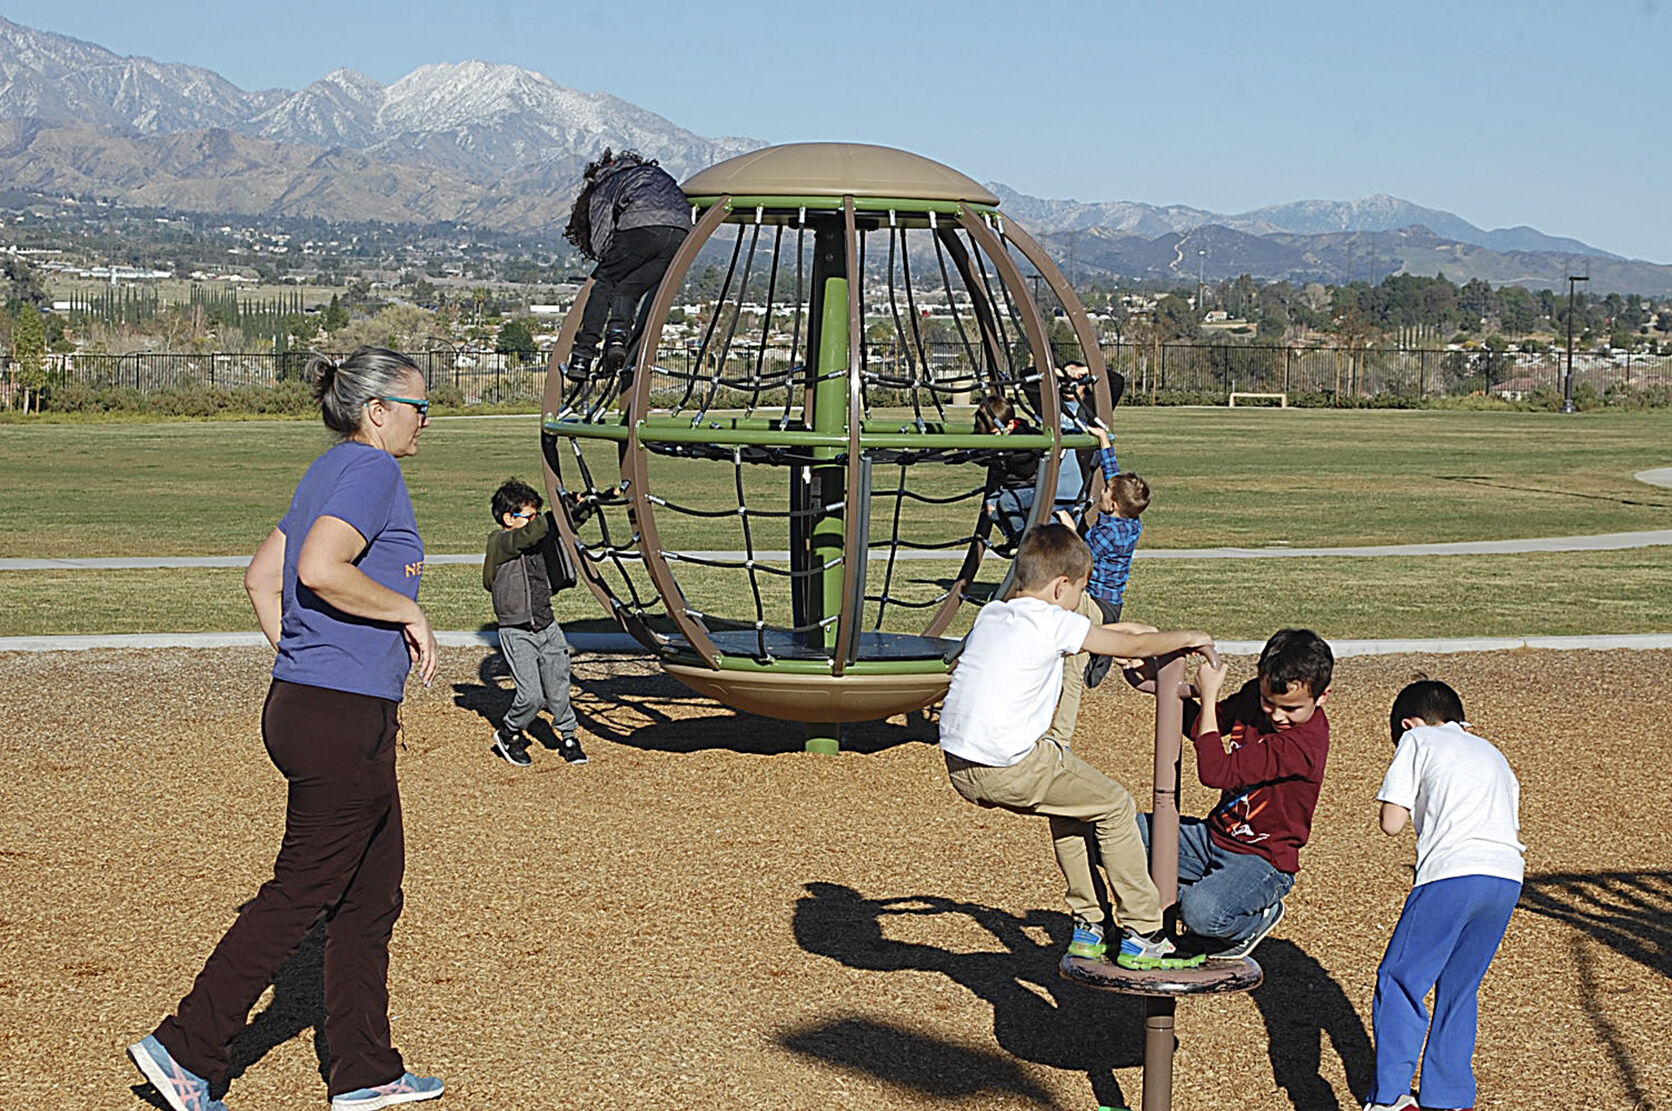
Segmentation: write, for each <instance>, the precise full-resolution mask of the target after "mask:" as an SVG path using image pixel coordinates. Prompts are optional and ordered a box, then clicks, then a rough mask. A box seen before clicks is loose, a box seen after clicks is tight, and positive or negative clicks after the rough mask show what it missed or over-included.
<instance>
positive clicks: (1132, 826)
mask: <svg viewBox="0 0 1672 1111" xmlns="http://www.w3.org/2000/svg"><path fill="white" fill-rule="evenodd" d="M1090 575H1091V550H1090V549H1089V548H1087V547H1086V544H1085V541H1083V540H1081V539H1080V538H1079V536H1077V535H1075V532H1074V530H1073V529H1071V528H1067V527H1065V526H1063V525H1060V524H1056V523H1052V524H1045V525H1039V526H1037V527H1036V528H1033V529H1030V530H1028V532H1027V534H1026V535H1025V536H1024V537H1023V538H1022V543H1021V545H1020V547H1018V548H1017V551H1016V568H1015V576H1016V577H1015V587H1014V589H1013V590H1012V592H1011V596H1010V597H1009V598H1008V599H1007V600H1005V601H1001V602H989V603H987V605H985V606H983V607H982V608H981V612H980V613H979V614H978V615H977V616H976V619H975V627H974V628H972V629H971V630H970V633H969V636H968V637H966V638H965V640H964V650H963V652H962V654H961V655H959V657H958V665H957V667H956V668H955V669H954V670H953V672H952V684H951V686H950V688H949V689H948V690H947V693H946V701H945V703H944V704H943V706H942V708H941V715H940V746H941V750H942V752H943V753H944V754H945V757H946V768H947V774H948V775H949V777H950V778H951V780H952V787H953V789H954V790H956V791H957V792H958V794H960V795H962V796H963V797H964V798H965V799H968V800H969V801H970V802H973V803H977V804H978V805H981V806H992V807H998V808H1000V809H1004V810H1010V811H1013V812H1015V813H1018V814H1040V815H1043V816H1045V817H1048V818H1050V819H1051V820H1052V823H1051V824H1052V832H1053V835H1054V836H1055V837H1056V839H1057V841H1058V842H1059V848H1058V852H1057V863H1058V866H1059V867H1060V868H1061V869H1062V872H1063V878H1064V879H1065V880H1066V881H1067V884H1068V890H1067V900H1068V906H1069V910H1070V912H1071V913H1072V914H1073V915H1074V918H1075V922H1074V938H1073V941H1072V943H1071V944H1070V946H1069V952H1070V953H1072V954H1074V955H1076V956H1085V957H1100V956H1102V955H1103V954H1104V953H1105V951H1106V949H1107V948H1108V946H1107V945H1106V943H1105V941H1104V924H1103V918H1104V914H1103V908H1102V905H1101V903H1100V902H1099V901H1098V898H1097V891H1096V886H1095V881H1094V879H1093V872H1092V866H1091V863H1090V861H1089V859H1088V857H1087V854H1086V852H1085V850H1084V847H1083V841H1084V839H1085V837H1086V835H1087V833H1090V834H1091V835H1092V836H1093V837H1094V838H1095V840H1096V842H1097V847H1098V858H1099V859H1100V861H1101V863H1102V865H1103V870H1104V872H1105V874H1106V875H1107V876H1108V879H1109V883H1108V890H1109V895H1110V899H1111V901H1112V902H1113V903H1114V910H1115V914H1116V916H1117V918H1118V919H1119V920H1120V924H1121V925H1122V926H1123V927H1124V928H1125V930H1124V934H1123V936H1122V937H1121V940H1120V942H1119V947H1118V948H1119V952H1118V954H1117V956H1116V961H1117V963H1119V964H1121V965H1123V966H1124V967H1127V968H1187V967H1190V966H1192V965H1196V964H1200V963H1201V962H1202V960H1203V958H1202V956H1201V955H1196V956H1191V957H1185V956H1181V955H1180V954H1178V952H1177V951H1176V950H1175V949H1174V948H1173V944H1172V942H1171V941H1170V940H1169V939H1168V938H1167V937H1166V936H1165V935H1164V934H1163V933H1162V930H1161V899H1160V896H1159V895H1158V894H1157V893H1156V890H1155V884H1154V883H1153V882H1152V881H1151V880H1150V877H1149V870H1148V866H1147V862H1146V859H1145V855H1144V846H1143V842H1142V840H1140V838H1139V836H1138V821H1137V813H1136V809H1135V808H1134V806H1133V804H1132V796H1131V795H1130V794H1128V793H1127V791H1126V788H1124V787H1122V786H1121V785H1120V784H1119V783H1116V782H1115V781H1114V780H1112V779H1110V778H1109V777H1108V776H1106V775H1104V774H1103V773H1102V772H1100V771H1098V770H1097V769H1096V768H1094V767H1092V766H1091V765H1090V764H1088V763H1086V762H1085V761H1084V760H1081V759H1080V758H1079V757H1077V756H1075V755H1074V753H1073V752H1072V751H1070V750H1069V748H1068V746H1067V745H1066V744H1063V743H1060V742H1058V741H1055V740H1053V739H1051V738H1049V737H1047V736H1046V732H1047V730H1048V729H1049V728H1050V727H1051V722H1052V717H1053V716H1054V714H1055V712H1056V706H1057V699H1058V697H1059V695H1060V694H1061V692H1062V672H1063V658H1064V657H1066V656H1073V655H1076V654H1078V653H1080V652H1082V651H1087V652H1094V653H1099V654H1102V655H1107V656H1115V657H1120V658H1133V657H1146V656H1161V655H1166V654H1167V653H1170V652H1177V651H1180V650H1183V649H1190V648H1203V647H1207V646H1210V645H1212V644H1213V638H1212V637H1211V636H1209V635H1208V634H1207V633H1204V632H1201V631H1200V630H1196V629H1188V630H1183V631H1180V632H1168V633H1163V632H1158V631H1156V630H1155V629H1154V628H1152V627H1151V626H1148V625H1138V624H1133V623H1130V622H1128V623H1123V624H1113V625H1094V624H1092V622H1091V619H1090V618H1088V617H1086V616H1085V615H1083V614H1080V613H1077V612H1075V608H1076V607H1077V606H1078V605H1079V603H1080V598H1081V596H1082V594H1083V593H1084V592H1085V588H1086V580H1087V579H1088V578H1089V577H1090ZM1065 839H1074V840H1076V841H1077V842H1080V847H1079V851H1078V852H1072V851H1069V852H1065V851H1063V847H1062V845H1061V842H1062V841H1063V840H1065Z"/></svg>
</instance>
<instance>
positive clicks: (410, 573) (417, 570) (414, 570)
mask: <svg viewBox="0 0 1672 1111" xmlns="http://www.w3.org/2000/svg"><path fill="white" fill-rule="evenodd" d="M423 573H424V561H423V560H419V561H418V562H417V563H409V564H407V565H406V577H407V578H409V579H415V578H417V577H418V576H419V575H422V574H423Z"/></svg>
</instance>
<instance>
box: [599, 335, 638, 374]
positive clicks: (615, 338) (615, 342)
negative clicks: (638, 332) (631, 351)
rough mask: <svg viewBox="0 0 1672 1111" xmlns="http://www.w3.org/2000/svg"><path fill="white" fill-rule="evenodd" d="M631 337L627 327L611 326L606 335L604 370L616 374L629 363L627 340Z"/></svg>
mask: <svg viewBox="0 0 1672 1111" xmlns="http://www.w3.org/2000/svg"><path fill="white" fill-rule="evenodd" d="M629 338H631V337H630V336H629V335H628V332H627V329H625V328H611V329H610V330H609V334H608V335H606V336H605V337H604V364H603V365H604V370H606V371H607V372H609V373H611V374H614V373H615V372H616V371H618V370H620V369H621V368H622V367H624V366H626V365H627V341H628V339H629Z"/></svg>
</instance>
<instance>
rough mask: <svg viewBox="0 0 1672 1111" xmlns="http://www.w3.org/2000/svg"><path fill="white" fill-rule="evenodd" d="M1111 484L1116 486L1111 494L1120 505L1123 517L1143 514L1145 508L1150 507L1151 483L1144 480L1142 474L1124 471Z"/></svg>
mask: <svg viewBox="0 0 1672 1111" xmlns="http://www.w3.org/2000/svg"><path fill="white" fill-rule="evenodd" d="M1110 486H1112V487H1113V488H1114V489H1113V491H1112V493H1111V495H1110V496H1111V497H1113V498H1114V499H1115V504H1116V505H1117V506H1119V507H1120V515H1121V516H1122V517H1138V516H1142V515H1143V512H1144V510H1146V509H1148V508H1149V499H1150V489H1149V483H1147V482H1145V481H1144V479H1143V476H1142V475H1135V474H1133V473H1132V472H1131V471H1122V472H1121V473H1120V474H1118V475H1116V476H1115V480H1114V481H1113V482H1112V483H1110Z"/></svg>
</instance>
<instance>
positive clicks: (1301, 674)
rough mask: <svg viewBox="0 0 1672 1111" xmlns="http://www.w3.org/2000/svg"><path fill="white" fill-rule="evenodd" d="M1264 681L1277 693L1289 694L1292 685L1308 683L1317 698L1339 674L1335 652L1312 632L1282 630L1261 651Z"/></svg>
mask: <svg viewBox="0 0 1672 1111" xmlns="http://www.w3.org/2000/svg"><path fill="white" fill-rule="evenodd" d="M1259 674H1260V678H1262V679H1264V680H1265V681H1266V685H1267V686H1268V687H1270V688H1271V692H1272V693H1273V694H1287V693H1288V692H1289V685H1290V684H1291V683H1305V684H1306V691H1307V693H1308V694H1310V695H1311V696H1312V697H1313V698H1317V697H1318V696H1319V695H1321V694H1323V693H1324V692H1325V691H1326V690H1328V689H1329V681H1330V677H1331V676H1333V675H1334V674H1335V653H1334V652H1331V651H1330V650H1329V645H1328V644H1326V643H1325V642H1324V638H1323V637H1321V636H1319V635H1318V634H1317V633H1315V632H1313V631H1312V630H1311V629H1279V630H1277V631H1276V632H1275V633H1273V634H1271V639H1270V640H1268V641H1266V646H1265V647H1264V648H1262V649H1261V650H1260V666H1259Z"/></svg>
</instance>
